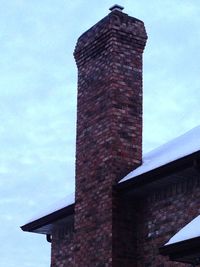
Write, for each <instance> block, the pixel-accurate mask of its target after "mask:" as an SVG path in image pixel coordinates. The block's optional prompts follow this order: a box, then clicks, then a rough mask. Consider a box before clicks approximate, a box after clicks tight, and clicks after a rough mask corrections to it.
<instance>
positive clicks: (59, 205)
mask: <svg viewBox="0 0 200 267" xmlns="http://www.w3.org/2000/svg"><path fill="white" fill-rule="evenodd" d="M74 202H75V194H74V193H72V194H70V195H68V196H66V197H65V198H63V199H61V200H59V201H58V202H56V203H54V204H53V205H51V206H49V207H48V208H46V209H44V210H42V211H40V212H39V213H38V214H36V215H35V216H34V217H33V218H31V219H30V220H29V221H27V223H26V224H28V223H31V222H33V221H36V220H38V219H40V218H42V217H45V216H47V215H50V214H52V213H54V212H56V211H58V210H61V209H63V208H66V207H67V206H70V205H72V204H74Z"/></svg>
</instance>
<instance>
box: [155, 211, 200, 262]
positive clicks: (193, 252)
mask: <svg viewBox="0 0 200 267" xmlns="http://www.w3.org/2000/svg"><path fill="white" fill-rule="evenodd" d="M199 226H200V215H199V216H197V217H196V218H194V219H193V220H192V221H191V222H189V223H188V224H187V225H185V226H184V227H183V228H182V229H181V230H180V231H178V232H177V233H176V234H175V235H174V236H173V237H172V238H170V240H169V241H168V242H167V243H166V244H165V245H164V246H163V247H161V248H159V251H160V254H162V255H164V256H168V257H169V259H170V260H172V261H176V262H183V263H189V264H192V266H193V265H194V266H197V265H198V266H199V264H200V227H199Z"/></svg>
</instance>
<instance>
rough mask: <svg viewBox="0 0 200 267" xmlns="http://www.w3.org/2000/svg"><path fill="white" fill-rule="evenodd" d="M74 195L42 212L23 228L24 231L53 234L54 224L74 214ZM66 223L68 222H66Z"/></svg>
mask: <svg viewBox="0 0 200 267" xmlns="http://www.w3.org/2000/svg"><path fill="white" fill-rule="evenodd" d="M74 199H75V196H74V193H73V194H70V195H68V196H67V197H65V198H64V199H61V200H60V201H58V202H56V203H55V204H53V205H51V206H49V207H48V208H46V209H44V210H42V211H40V212H39V213H38V214H36V215H35V216H34V217H33V218H31V219H30V220H28V221H27V223H26V224H24V225H23V226H21V229H22V230H23V231H27V232H35V233H40V234H51V232H52V229H53V227H54V223H55V222H56V223H57V222H60V221H61V220H63V219H64V218H66V217H69V216H71V215H72V214H73V213H74V202H75V200H74ZM65 223H66V220H65Z"/></svg>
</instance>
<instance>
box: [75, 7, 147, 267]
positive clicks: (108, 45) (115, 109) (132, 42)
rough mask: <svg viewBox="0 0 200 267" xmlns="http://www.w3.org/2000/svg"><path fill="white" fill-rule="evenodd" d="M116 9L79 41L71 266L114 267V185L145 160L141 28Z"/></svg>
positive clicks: (77, 51)
mask: <svg viewBox="0 0 200 267" xmlns="http://www.w3.org/2000/svg"><path fill="white" fill-rule="evenodd" d="M122 9H123V8H122V7H121V6H118V5H115V6H113V7H112V8H110V11H111V12H110V13H109V14H108V15H107V16H106V17H105V18H103V19H102V20H101V21H99V22H98V23H97V24H95V25H94V26H93V27H92V28H90V29H89V30H88V31H86V32H85V33H84V34H83V35H82V36H81V37H80V38H79V39H78V42H77V45H76V48H75V52H74V56H75V59H76V63H77V67H78V110H77V141H76V205H75V244H76V247H75V266H76V267H95V266H98V267H104V266H105V267H106V266H114V263H113V262H114V261H113V229H114V228H113V203H114V202H113V201H114V200H113V198H114V194H113V185H115V184H116V183H117V182H118V181H119V180H120V179H121V178H122V177H123V176H124V175H126V174H127V173H128V172H130V171H131V170H132V169H134V168H135V167H137V166H138V165H140V164H141V161H142V54H143V50H144V47H145V44H146V40H147V35H146V31H145V27H144V24H143V22H142V21H140V20H138V19H136V18H133V17H130V16H128V15H127V14H125V13H123V12H122Z"/></svg>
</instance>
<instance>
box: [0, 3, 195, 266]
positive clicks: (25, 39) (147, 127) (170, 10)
mask: <svg viewBox="0 0 200 267" xmlns="http://www.w3.org/2000/svg"><path fill="white" fill-rule="evenodd" d="M113 4H115V2H113V1H110V0H100V1H94V0H93V1H92V0H85V1H81V0H74V1H67V0H57V1H55V0H42V1H41V0H0V6H1V8H0V52H1V54H0V101H1V102H0V148H1V149H0V196H1V199H0V239H1V252H0V266H7V267H16V266H20V267H35V266H37V267H45V266H49V264H50V245H49V243H47V242H46V240H45V236H42V235H37V234H30V233H23V232H22V231H21V230H20V228H19V226H20V225H22V224H24V223H26V221H27V220H28V219H29V218H31V217H33V216H34V215H35V213H37V212H38V211H39V210H40V209H41V208H43V207H46V206H49V204H51V203H54V202H55V201H57V200H59V199H60V198H63V197H64V196H65V195H67V194H69V193H71V192H72V191H73V190H74V157H75V156H74V155H75V153H74V151H75V123H76V80H77V70H76V65H75V62H74V59H73V50H74V47H75V44H76V40H77V38H78V37H79V36H80V35H81V34H82V33H83V32H84V31H85V30H87V29H88V28H89V27H91V26H92V25H93V24H95V23H96V22H97V21H98V20H100V19H101V18H103V17H104V16H106V15H107V14H108V12H109V11H108V9H109V7H110V6H112V5H113ZM118 4H121V5H123V6H124V7H125V10H124V12H126V13H128V14H129V15H131V16H135V17H137V18H139V19H141V20H143V21H144V22H145V25H146V30H147V33H148V36H149V39H148V42H147V46H146V49H145V53H144V139H143V145H144V146H143V151H144V153H145V151H149V150H151V149H153V148H155V147H157V146H159V145H160V144H162V143H165V142H166V141H168V140H170V139H172V138H174V137H176V136H178V135H180V134H181V133H184V132H185V131H187V130H189V129H191V128H193V127H195V126H196V125H198V124H199V119H200V116H199V111H200V108H199V101H200V75H199V72H200V51H199V47H200V16H199V14H200V5H199V1H197V0H170V1H168V0H151V1H148V0H124V1H121V0H118Z"/></svg>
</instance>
